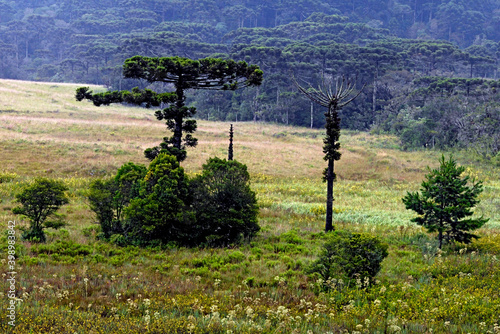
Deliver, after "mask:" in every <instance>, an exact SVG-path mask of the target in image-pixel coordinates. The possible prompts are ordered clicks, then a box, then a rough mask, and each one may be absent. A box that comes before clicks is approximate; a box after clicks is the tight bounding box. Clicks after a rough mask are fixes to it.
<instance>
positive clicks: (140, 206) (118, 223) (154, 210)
mask: <svg viewBox="0 0 500 334" xmlns="http://www.w3.org/2000/svg"><path fill="white" fill-rule="evenodd" d="M249 180H250V176H249V174H248V171H247V169H246V166H245V165H243V164H241V163H239V162H237V161H234V160H233V161H226V160H221V159H218V158H213V159H210V160H208V162H207V164H205V165H204V166H203V172H202V174H201V175H199V176H197V177H195V178H194V179H193V180H191V181H190V180H189V179H188V177H187V176H186V175H185V174H184V169H183V168H182V167H180V166H179V162H178V161H177V159H176V158H175V157H174V156H171V155H167V154H165V153H160V154H159V155H158V156H157V157H156V158H155V159H153V161H152V162H151V163H150V165H149V167H148V169H147V170H146V168H145V167H144V166H141V165H135V164H133V163H127V164H125V165H123V166H122V167H121V168H120V169H119V170H118V172H117V175H116V176H115V177H114V178H113V179H110V180H106V181H102V180H96V181H94V182H93V183H92V184H91V187H90V193H89V197H88V198H89V202H90V207H91V209H92V211H94V213H95V214H96V217H97V220H98V222H99V224H100V226H101V230H102V235H101V236H102V237H103V238H105V239H108V240H110V241H111V242H113V243H115V244H118V245H120V246H125V245H128V244H134V245H143V246H145V245H158V244H163V245H166V244H169V243H170V244H177V245H186V246H199V245H210V246H225V245H229V244H234V243H238V242H240V241H242V240H243V239H245V238H251V237H253V236H254V235H255V234H256V233H257V232H258V231H259V229H260V228H259V226H258V224H257V214H258V207H257V200H256V197H255V193H254V192H253V191H252V190H251V189H250V186H249Z"/></svg>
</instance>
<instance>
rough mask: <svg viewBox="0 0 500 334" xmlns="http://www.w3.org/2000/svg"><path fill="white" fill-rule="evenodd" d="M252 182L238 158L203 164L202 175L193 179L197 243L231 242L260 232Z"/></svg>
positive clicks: (224, 243)
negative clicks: (250, 184)
mask: <svg viewBox="0 0 500 334" xmlns="http://www.w3.org/2000/svg"><path fill="white" fill-rule="evenodd" d="M249 181H250V175H249V174H248V171H247V168H246V166H245V165H243V164H241V163H239V162H237V161H235V160H231V161H226V160H225V159H224V160H222V159H219V158H211V159H209V160H208V161H207V163H206V164H205V165H203V172H202V174H201V175H200V176H197V177H196V178H194V179H193V180H192V189H193V190H192V191H193V197H194V202H193V208H194V211H195V212H196V227H195V228H194V230H193V233H194V235H195V236H196V239H195V240H196V242H197V243H207V244H210V245H229V244H231V243H237V242H239V241H241V239H243V238H251V237H253V236H254V235H255V234H256V233H257V232H258V231H259V229H260V227H259V225H258V224H257V214H258V206H257V199H256V197H255V193H254V192H253V191H252V190H251V189H250V186H249Z"/></svg>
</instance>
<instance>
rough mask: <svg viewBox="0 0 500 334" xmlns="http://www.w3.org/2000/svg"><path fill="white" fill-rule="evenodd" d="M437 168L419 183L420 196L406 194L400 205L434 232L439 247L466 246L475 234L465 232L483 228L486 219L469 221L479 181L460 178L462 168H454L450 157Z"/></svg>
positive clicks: (418, 222)
mask: <svg viewBox="0 0 500 334" xmlns="http://www.w3.org/2000/svg"><path fill="white" fill-rule="evenodd" d="M440 163H441V166H440V167H439V168H438V169H433V170H431V171H430V172H429V174H427V175H426V176H425V178H426V180H425V181H423V182H422V188H421V194H420V193H418V192H414V193H407V195H406V196H405V197H404V198H403V203H404V204H405V206H406V208H407V209H411V210H413V211H415V212H416V213H417V214H418V215H419V216H418V217H416V218H414V219H412V221H413V222H416V223H417V224H418V225H422V226H424V227H425V228H427V231H428V232H438V240H439V248H441V247H442V245H443V241H446V242H452V241H458V242H464V243H469V242H471V240H472V239H473V238H477V236H476V235H474V234H472V233H469V232H468V231H471V230H474V229H477V228H479V227H481V226H483V225H484V224H485V223H486V222H487V221H488V219H484V218H483V217H480V218H476V219H473V218H471V216H472V215H473V212H472V208H473V207H474V206H475V205H476V204H477V203H478V202H479V200H478V199H477V197H478V196H479V194H480V193H481V192H482V191H483V186H482V182H481V181H476V180H471V179H470V177H469V176H463V173H464V171H465V167H458V166H457V163H456V161H455V160H454V159H453V157H450V159H449V160H448V161H446V160H445V158H444V156H442V157H441V159H440Z"/></svg>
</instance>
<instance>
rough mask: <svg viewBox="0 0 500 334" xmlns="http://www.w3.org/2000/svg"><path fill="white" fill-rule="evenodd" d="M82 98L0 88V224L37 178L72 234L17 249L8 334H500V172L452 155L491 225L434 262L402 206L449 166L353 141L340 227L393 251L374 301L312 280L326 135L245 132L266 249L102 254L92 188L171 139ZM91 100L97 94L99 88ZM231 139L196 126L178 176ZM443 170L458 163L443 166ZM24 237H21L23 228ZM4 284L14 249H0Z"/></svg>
mask: <svg viewBox="0 0 500 334" xmlns="http://www.w3.org/2000/svg"><path fill="white" fill-rule="evenodd" d="M77 87H79V85H70V84H56V83H34V82H21V81H13V80H0V159H1V161H2V164H1V167H0V224H3V225H2V226H4V231H7V222H8V221H10V220H16V221H17V222H18V225H17V227H21V226H27V221H22V220H21V221H19V217H16V216H15V215H13V214H12V212H11V209H12V208H13V207H14V206H15V205H16V204H15V202H14V196H15V194H17V193H19V191H20V190H21V189H22V187H23V186H25V185H26V184H28V183H29V182H31V180H32V179H33V178H34V177H37V176H46V177H50V178H56V179H61V180H64V182H65V183H66V184H67V185H68V187H69V188H70V190H69V197H70V204H69V205H67V206H65V207H63V208H62V209H61V210H60V213H61V214H63V215H64V216H65V221H66V222H67V223H68V225H67V226H66V227H64V228H63V229H61V230H58V231H55V230H51V229H48V230H47V234H48V242H47V244H41V245H36V244H30V243H28V242H22V241H20V240H17V241H16V242H17V243H16V247H17V248H16V252H17V256H18V258H17V265H18V268H17V272H18V273H17V276H16V289H17V290H16V294H17V297H18V298H19V301H18V304H19V306H18V308H17V310H16V315H17V317H16V327H15V328H14V329H13V328H11V326H10V325H8V319H7V318H6V317H5V316H4V314H6V313H7V306H8V299H7V297H6V291H7V290H8V288H9V285H8V282H7V281H6V280H3V281H2V283H0V286H1V291H2V292H1V294H0V300H2V302H0V313H1V314H2V316H1V318H0V331H2V332H6V333H7V332H14V333H308V334H309V333H329V332H331V333H353V334H354V333H500V326H499V324H500V299H499V292H500V279H499V278H500V269H499V268H500V262H499V257H500V167H499V166H493V165H491V164H487V163H485V162H478V161H476V159H475V158H474V157H473V156H472V155H470V154H468V153H467V152H455V153H454V156H455V157H456V159H457V161H458V162H459V164H461V165H464V166H467V167H468V169H467V173H468V174H470V175H471V176H474V177H477V178H478V179H480V180H483V181H484V192H483V193H482V194H481V195H480V201H481V202H480V204H479V205H478V206H477V207H476V209H475V212H476V214H478V215H479V216H480V215H484V217H487V218H490V221H489V222H488V223H487V224H486V225H485V226H484V227H483V228H481V229H479V230H478V231H477V234H478V235H480V236H481V238H480V239H478V240H477V241H474V243H473V244H472V245H469V246H467V249H465V247H463V246H460V247H458V248H456V249H454V248H446V249H444V250H443V252H438V251H437V249H436V247H437V242H436V240H435V238H434V237H435V236H433V235H429V234H427V233H426V232H425V229H423V228H421V227H419V226H416V225H415V224H413V223H411V222H410V219H411V218H413V217H414V214H413V212H412V211H408V210H405V207H404V205H403V203H402V201H401V198H402V197H403V196H404V195H405V194H406V192H407V191H416V190H418V189H419V187H420V183H421V182H422V180H423V178H424V175H425V174H426V172H427V169H426V167H427V166H430V167H432V168H434V167H437V166H438V164H439V163H438V159H439V157H440V156H441V154H442V152H438V151H418V152H405V151H401V150H400V149H399V144H398V139H397V138H395V137H392V136H386V135H372V134H369V133H362V132H359V133H358V132H343V133H342V136H341V144H342V150H341V151H342V158H341V160H340V161H339V162H337V163H336V167H335V168H336V172H337V174H338V181H337V182H336V183H335V184H334V196H335V201H334V225H335V226H336V228H337V229H346V230H350V231H357V232H364V233H370V234H373V235H376V236H378V237H380V238H381V239H382V240H383V241H384V242H386V243H388V244H389V256H388V258H386V259H385V260H384V262H383V263H382V270H381V271H380V273H379V274H378V276H377V279H378V283H377V284H376V285H375V286H370V287H366V286H364V285H363V283H362V282H361V284H358V285H357V286H345V285H343V284H341V283H337V284H336V285H335V286H332V287H331V289H330V290H328V291H322V289H321V288H320V286H321V285H322V283H321V282H318V281H316V280H315V279H313V278H311V277H310V276H308V275H307V273H306V271H307V270H306V269H307V267H308V266H309V264H310V263H311V262H312V261H313V260H315V259H316V257H317V255H318V253H319V250H320V247H321V245H322V244H323V242H324V240H325V235H324V233H323V232H322V231H323V228H324V216H325V215H324V213H325V197H326V185H325V183H323V182H322V181H321V177H322V171H323V169H324V168H325V167H326V163H325V161H324V160H323V153H322V138H323V135H324V134H323V131H322V130H316V129H307V128H296V127H287V126H278V125H272V124H261V123H235V124H234V127H235V145H234V156H235V159H236V160H238V161H240V162H242V163H245V164H246V165H247V166H248V170H249V172H250V174H251V175H252V188H253V190H254V191H255V192H256V193H257V197H258V200H259V204H260V207H261V210H260V219H259V224H260V225H261V227H262V230H261V232H260V233H259V234H258V236H257V237H256V238H255V239H253V240H252V241H250V242H247V243H245V244H243V245H242V246H240V247H235V248H231V249H184V248H181V249H178V248H173V247H169V248H165V249H160V248H154V249H140V248H136V247H126V248H122V247H118V246H115V245H113V244H110V243H105V242H102V241H98V240H96V238H95V236H96V233H97V227H98V225H96V224H94V223H93V222H94V221H95V218H94V216H93V213H92V211H90V209H89V208H88V203H87V200H86V195H87V193H88V186H89V184H90V182H91V181H92V180H94V179H96V178H101V177H109V176H111V175H114V173H116V170H117V169H118V168H119V167H120V166H121V165H122V164H124V163H125V162H128V161H133V162H135V163H142V164H147V163H148V161H147V160H146V159H145V158H144V156H143V151H144V149H146V148H148V147H152V146H155V145H158V144H159V143H160V141H161V139H162V138H163V137H164V136H165V135H166V130H165V125H164V124H163V123H162V122H160V121H157V120H156V118H155V117H154V110H153V109H151V110H147V109H144V108H137V107H125V106H116V105H112V106H108V107H99V108H98V107H95V106H93V105H92V104H91V103H88V102H77V101H76V100H75V98H74V93H75V89H76V88H77ZM93 89H96V87H93ZM228 131H229V124H228V123H222V122H208V121H198V130H197V131H196V132H195V134H194V136H195V137H196V138H198V140H199V144H198V146H197V147H196V148H194V149H188V158H187V159H186V160H185V161H184V162H183V163H182V166H183V167H184V168H185V170H186V171H187V173H188V174H190V175H193V174H195V173H197V172H199V171H200V170H201V166H202V164H203V163H205V161H206V160H207V159H208V158H209V157H213V156H218V157H220V158H225V157H226V156H227V146H228V135H227V134H228ZM445 154H446V155H448V153H445ZM17 227H16V228H17ZM0 249H1V252H2V256H1V261H2V267H3V269H4V270H3V272H7V271H8V270H7V264H6V259H7V239H6V233H3V234H2V240H1V242H0Z"/></svg>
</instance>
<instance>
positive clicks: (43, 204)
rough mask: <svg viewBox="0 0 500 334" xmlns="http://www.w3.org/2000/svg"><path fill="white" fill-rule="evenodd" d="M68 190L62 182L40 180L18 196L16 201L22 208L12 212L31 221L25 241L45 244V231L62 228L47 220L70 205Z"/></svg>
mask: <svg viewBox="0 0 500 334" xmlns="http://www.w3.org/2000/svg"><path fill="white" fill-rule="evenodd" d="M66 190H68V187H67V186H66V185H65V184H64V183H63V182H62V181H57V180H51V179H47V178H39V179H36V180H35V181H34V182H33V184H31V185H30V186H28V187H26V188H25V189H24V190H23V191H22V192H21V193H20V194H17V195H16V200H17V201H18V202H19V203H21V206H19V207H16V208H14V209H13V210H12V211H13V212H14V213H15V214H22V215H24V216H26V217H28V218H29V219H30V228H29V230H27V231H25V232H24V233H23V239H25V240H31V241H38V242H45V233H44V232H43V229H44V228H45V227H54V228H57V227H60V226H61V224H60V223H59V222H57V221H56V222H51V221H47V218H49V217H50V216H53V215H55V213H56V211H57V210H59V208H60V207H61V206H63V205H64V204H68V203H69V200H68V197H67V196H66V194H65V191H66Z"/></svg>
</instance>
